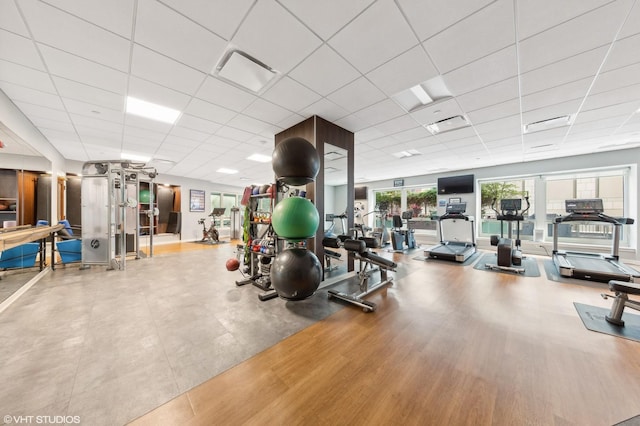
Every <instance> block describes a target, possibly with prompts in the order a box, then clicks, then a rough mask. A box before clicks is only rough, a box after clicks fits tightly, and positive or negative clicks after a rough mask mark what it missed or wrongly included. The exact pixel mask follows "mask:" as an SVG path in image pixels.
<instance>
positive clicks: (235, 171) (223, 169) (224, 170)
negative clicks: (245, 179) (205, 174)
mask: <svg viewBox="0 0 640 426" xmlns="http://www.w3.org/2000/svg"><path fill="white" fill-rule="evenodd" d="M216 172H218V173H226V174H228V175H233V174H235V173H238V171H237V170H234V169H227V168H225V167H221V168H219V169H218V170H216Z"/></svg>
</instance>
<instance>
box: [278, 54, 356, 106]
mask: <svg viewBox="0 0 640 426" xmlns="http://www.w3.org/2000/svg"><path fill="white" fill-rule="evenodd" d="M359 75H360V74H359V73H358V71H357V70H356V69H355V68H353V67H352V66H351V65H349V63H348V62H347V61H345V60H344V59H343V58H341V57H340V56H339V55H338V54H336V52H334V51H333V50H332V49H331V48H330V47H329V46H327V45H322V46H321V47H320V48H319V49H318V50H316V51H315V52H313V54H312V55H311V56H309V57H308V58H307V59H305V61H304V62H302V63H301V64H300V65H298V66H297V67H296V68H295V69H294V70H293V71H291V72H290V73H289V76H290V77H291V78H293V79H294V80H296V81H298V82H299V83H302V84H303V85H305V86H307V87H308V88H310V89H311V90H313V91H315V92H317V93H319V94H321V95H322V96H326V95H328V94H329V93H331V92H333V91H334V90H336V89H338V88H340V87H342V86H344V85H345V84H347V83H348V82H350V81H353V80H354V79H356V78H358V77H359Z"/></svg>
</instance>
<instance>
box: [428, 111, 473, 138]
mask: <svg viewBox="0 0 640 426" xmlns="http://www.w3.org/2000/svg"><path fill="white" fill-rule="evenodd" d="M468 126H469V122H468V121H467V119H466V118H465V117H464V116H462V115H456V116H454V117H449V118H445V119H443V120H440V121H436V122H435V123H431V124H428V125H426V126H425V127H426V129H427V130H428V131H430V132H431V134H433V135H437V134H440V133H444V132H450V131H452V130H458V129H462V128H464V127H468Z"/></svg>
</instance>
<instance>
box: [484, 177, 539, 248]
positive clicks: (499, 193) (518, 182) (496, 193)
mask: <svg viewBox="0 0 640 426" xmlns="http://www.w3.org/2000/svg"><path fill="white" fill-rule="evenodd" d="M527 196H528V197H529V209H528V210H527V211H526V213H524V220H523V221H522V222H520V239H522V240H533V237H534V229H535V223H534V220H535V210H534V208H535V207H534V206H535V179H534V178H533V177H530V178H523V179H510V180H491V181H484V182H482V181H481V182H480V214H481V219H480V235H481V236H487V237H488V236H491V235H500V221H499V220H497V219H496V215H497V213H496V212H495V210H494V209H493V207H495V209H496V210H498V211H499V210H500V200H502V199H507V198H521V199H522V209H523V210H525V209H527V204H526V201H525V197H527ZM494 200H495V204H494ZM492 204H493V207H492ZM511 225H512V227H513V234H514V236H515V234H516V229H515V226H516V223H515V222H512V224H511ZM508 230H509V224H508V223H507V222H503V224H502V233H503V235H504V236H507V235H508V232H509V231H508ZM514 238H515V237H514Z"/></svg>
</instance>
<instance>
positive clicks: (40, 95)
mask: <svg viewBox="0 0 640 426" xmlns="http://www.w3.org/2000/svg"><path fill="white" fill-rule="evenodd" d="M0 89H2V91H3V92H4V93H6V95H7V96H9V97H10V98H11V100H12V101H14V102H15V101H21V102H26V103H30V104H34V105H40V106H44V107H47V108H53V109H60V110H64V105H63V104H62V101H61V100H60V97H59V96H58V95H54V94H51V93H46V92H41V91H40V90H34V89H30V88H28V87H24V86H18V85H16V84H13V83H6V82H0Z"/></svg>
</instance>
